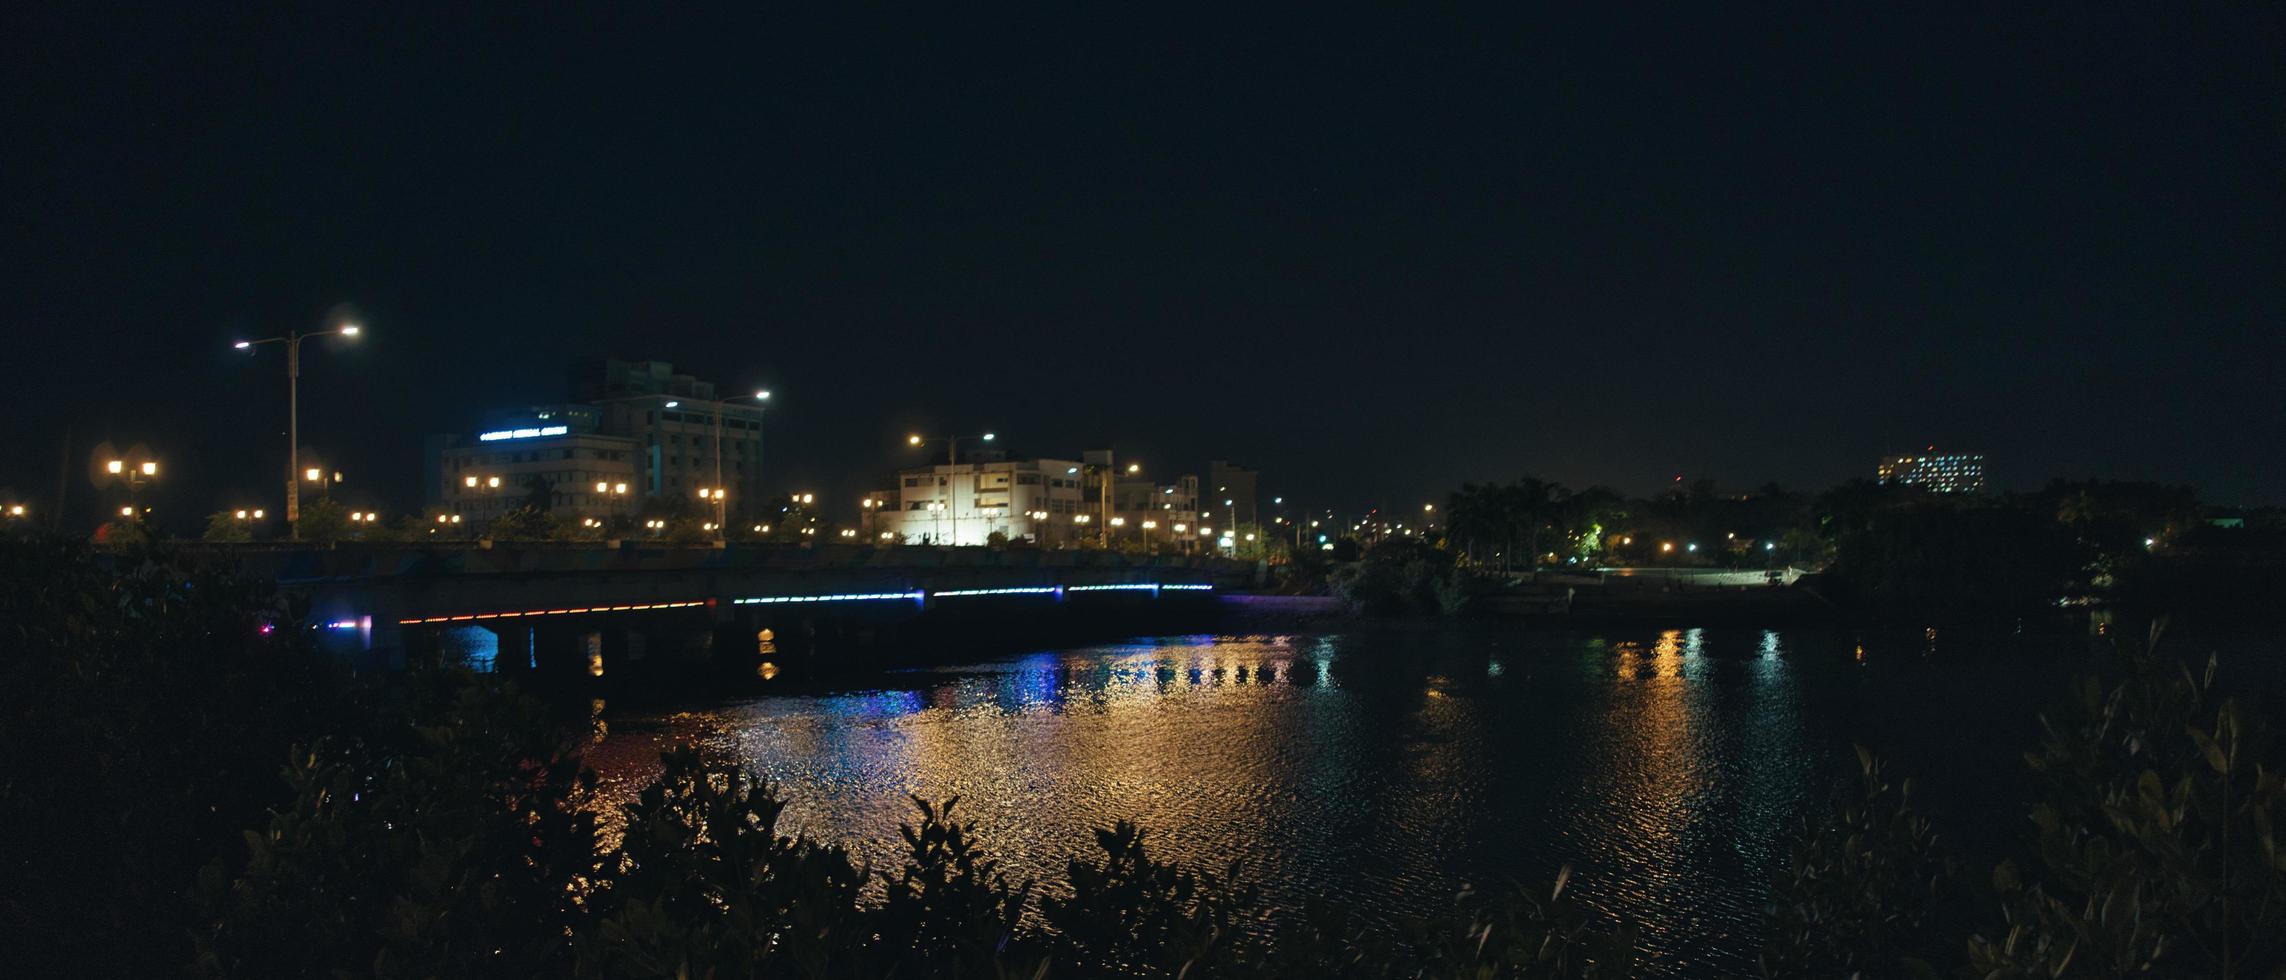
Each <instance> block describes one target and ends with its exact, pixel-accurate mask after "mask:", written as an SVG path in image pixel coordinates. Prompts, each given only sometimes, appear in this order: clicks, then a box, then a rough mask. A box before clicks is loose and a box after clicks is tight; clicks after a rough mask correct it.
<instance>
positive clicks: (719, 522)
mask: <svg viewBox="0 0 2286 980" xmlns="http://www.w3.org/2000/svg"><path fill="white" fill-rule="evenodd" d="M699 400H700V401H708V402H710V403H711V404H712V405H713V406H714V487H713V489H714V491H715V493H714V496H713V500H714V526H715V530H716V532H717V533H716V534H715V536H716V537H721V536H722V535H721V533H720V530H721V528H722V526H723V525H724V524H726V523H728V522H729V520H730V518H729V517H728V516H727V511H725V510H724V506H725V505H724V503H723V496H722V416H723V413H724V411H725V410H726V409H727V408H728V406H729V404H730V402H729V400H728V399H720V398H718V399H712V400H709V399H703V398H702V399H699ZM754 400H755V401H757V402H766V401H769V400H770V389H768V388H763V389H761V390H759V391H756V392H755V393H754ZM681 405H682V402H681V401H680V400H676V401H670V402H668V403H667V405H666V407H668V408H677V407H680V406H681ZM761 483H762V423H761V421H760V420H756V422H755V423H754V480H753V483H752V484H751V485H753V486H760V485H761ZM699 499H701V500H704V499H707V494H706V492H705V491H703V490H702V491H700V492H699Z"/></svg>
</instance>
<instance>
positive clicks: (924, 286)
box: [0, 3, 2286, 516]
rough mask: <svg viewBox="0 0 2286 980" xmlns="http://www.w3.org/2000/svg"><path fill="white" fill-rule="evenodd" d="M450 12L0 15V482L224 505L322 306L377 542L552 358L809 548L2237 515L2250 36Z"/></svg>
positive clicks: (1534, 18)
mask: <svg viewBox="0 0 2286 980" xmlns="http://www.w3.org/2000/svg"><path fill="white" fill-rule="evenodd" d="M462 6H463V5H448V6H446V7H443V8H438V9H434V10H429V9H424V8H420V7H417V6H414V5H403V4H366V5H359V6H357V7H350V8H341V9H329V8H327V7H326V6H325V5H320V4H293V5H219V4H176V5H132V6H127V7H121V8H117V9H104V8H102V7H99V6H97V5H88V4H17V5H12V6H11V7H10V8H9V12H8V13H7V14H6V15H5V21H0V46H4V47H0V79H4V81H5V93H4V95H0V98H4V99H5V102H4V105H5V120H4V122H5V126H6V130H5V132H6V134H7V136H6V150H5V151H4V152H0V167H5V177H6V188H7V194H6V200H5V205H4V206H5V208H6V211H7V221H6V226H5V227H6V233H5V235H4V236H0V276H4V282H5V292H4V294H0V299H4V301H5V302H4V303H0V323H4V324H5V326H4V328H0V329H4V331H5V334H6V340H7V346H6V350H7V351H8V355H7V359H6V363H7V364H8V366H9V368H10V370H9V371H8V372H7V373H8V375H9V377H8V380H7V385H6V390H7V392H8V394H7V396H6V398H7V401H6V405H7V413H6V417H7V424H6V426H5V429H4V430H0V431H4V432H5V439H4V443H0V488H12V489H13V490H14V491H15V493H16V494H18V495H23V494H35V495H38V496H39V497H42V498H45V497H47V496H50V495H52V493H53V487H54V484H55V479H56V470H57V461H58V457H59V454H60V453H61V440H62V437H63V432H64V430H65V429H66V428H67V427H68V428H69V429H70V430H71V432H72V434H73V438H74V439H75V440H77V442H76V446H75V449H74V454H75V458H74V459H73V463H72V466H73V474H74V475H73V477H72V479H73V480H75V481H77V483H76V487H75V490H74V493H75V494H77V495H79V496H81V497H82V498H83V499H84V498H85V496H86V494H85V492H84V484H85V476H84V475H83V473H84V466H85V460H84V457H85V455H86V452H87V448H88V446H89V445H90V444H91V443H92V442H94V441H95V440H103V439H108V440H111V441H113V442H115V443H118V444H121V445H125V444H129V443H134V442H145V443H148V444H150V445H151V446H153V447H154V448H155V449H156V450H158V451H159V453H160V454H161V455H162V456H163V457H164V458H165V459H166V460H168V466H169V469H168V474H169V480H168V485H167V490H166V494H167V496H166V497H164V498H162V499H163V500H164V501H165V503H166V506H167V507H168V508H169V509H170V510H171V511H172V512H173V513H174V514H176V515H185V516H187V515H193V514H195V513H201V512H204V511H206V510H209V509H212V508H214V507H216V506H220V505H223V504H225V503H229V502H231V501H232V499H236V498H247V497H248V495H250V494H252V493H254V492H255V491H256V490H257V489H258V488H261V487H263V486H265V485H266V484H268V483H269V482H270V481H271V480H272V479H273V476H272V474H275V473H278V472H279V471H281V470H282V467H283V464H282V461H281V460H280V456H281V455H282V453H283V445H284V443H283V434H282V432H283V413H284V404H283V402H284V390H283V389H284V379H283V376H282V375H283V368H282V365H281V363H280V361H279V360H278V357H279V355H278V353H277V352H276V351H275V349H272V350H269V351H266V352H264V353H263V354H261V356H259V357H257V358H254V359H252V360H251V361H249V360H248V359H247V358H246V357H245V356H244V355H243V354H238V353H234V352H232V351H230V350H229V349H228V342H229V341H230V340H232V339H235V338H238V337H241V336H246V335H262V336H267V335H269V334H273V333H278V332H281V331H283V330H284V329H285V328H287V327H290V326H305V327H307V326H313V325H316V324H317V323H319V322H321V321H322V320H323V318H324V317H326V316H327V314H328V312H329V311H330V310H333V309H335V308H337V306H340V305H341V304H349V306H350V307H351V308H354V309H355V310H356V311H357V313H358V315H359V316H360V318H361V319H362V321H363V322H364V323H365V324H366V325H367V329H368V331H369V336H368V337H367V338H366V339H365V340H364V341H363V342H360V343H358V344H356V345H354V346H341V347H339V348H334V347H330V346H329V347H328V348H327V349H323V350H317V349H313V350H310V351H308V352H307V355H306V359H307V368H308V371H307V377H306V378H305V381H306V385H305V392H304V395H305V398H304V422H305V433H304V438H305V442H307V443H310V444H312V445H315V446H318V447H321V449H323V450H324V451H325V452H327V453H328V454H329V455H332V456H333V457H334V458H335V461H336V462H337V464H338V465H339V466H340V467H341V468H343V469H345V470H347V471H348V472H349V473H350V479H351V481H352V485H353V486H355V487H358V488H361V489H362V490H363V491H364V492H367V493H372V494H375V495H377V496H376V497H375V498H374V499H372V500H370V501H369V502H372V503H385V504H386V505H387V506H389V507H391V508H392V509H402V508H406V507H410V506H413V505H414V504H415V503H416V502H417V500H418V488H417V484H418V477H419V472H420V455H421V453H420V446H421V441H420V440H421V437H422V435H423V434H424V433H427V432H432V431H441V430H447V429H454V428H461V427H464V426H465V425H466V424H467V423H468V422H469V421H470V419H471V417H472V416H473V414H474V413H475V412H477V411H478V410H480V409H483V408H486V407H492V406H499V405H512V404H517V403H521V402H528V401H540V400H547V399H551V398H557V397H560V395H561V394H562V388H563V382H562V380H561V379H562V373H563V368H564V366H565V363H566V362H567V361H568V360H569V359H570V358H571V357H573V356H576V355H580V354H586V353H598V352H616V353H619V354H621V355H623V356H631V357H648V358H658V359H666V360H672V361H674V362H676V363H677V364H678V365H684V366H686V367H687V368H688V369H690V370H694V371H696V372H697V373H699V374H701V375H703V376H709V377H713V378H717V379H720V380H722V381H723V382H725V383H726V384H728V385H730V386H732V387H733V388H734V389H745V388H749V387H752V386H755V385H768V386H769V387H771V388H773V389H774V390H775V391H776V392H777V393H778V397H777V400H776V401H775V403H774V406H775V409H774V410H775V415H774V417H773V420H772V422H771V423H770V429H769V440H770V441H769V448H770V456H771V460H770V462H771V468H772V469H773V470H774V471H775V472H776V473H777V474H779V476H780V478H781V479H782V481H783V483H784V484H785V485H786V487H787V488H789V489H814V490H816V491H818V492H823V493H828V494H832V495H834V496H835V498H836V499H840V498H841V497H845V496H851V495H854V494H855V493H856V492H857V491H858V490H859V489H861V488H863V487H864V486H866V485H870V484H874V483H877V482H878V481H877V480H876V479H875V475H877V474H881V473H885V472H887V471H888V470H889V469H890V468H891V467H892V466H894V465H896V464H897V463H898V462H900V461H903V460H905V459H907V458H909V457H907V456H906V455H905V453H904V450H903V448H902V446H901V442H902V437H903V435H904V434H905V433H906V432H907V431H908V430H909V429H912V428H916V427H924V428H927V429H930V430H934V431H944V430H947V429H955V430H981V429H984V428H992V429H994V430H996V431H998V432H999V433H1000V434H1001V438H1002V440H1003V441H1004V443H1005V444H1006V445H1007V446H1008V448H1010V449H1012V450H1015V451H1018V452H1021V453H1026V454H1030V453H1035V452H1049V453H1056V454H1066V455H1068V454H1071V453H1074V452H1076V451H1077V450H1079V449H1081V448H1083V447H1087V446H1095V445H1101V444H1105V443H1110V444H1115V445H1116V446H1118V447H1119V449H1120V451H1121V454H1122V456H1123V457H1130V456H1131V457H1134V458H1139V459H1141V460H1143V461H1144V462H1145V463H1146V464H1147V465H1151V466H1153V468H1154V469H1155V470H1157V471H1158V472H1159V473H1161V474H1162V475H1164V474H1167V473H1169V472H1171V471H1173V470H1175V469H1178V468H1181V469H1189V468H1193V467H1197V466H1199V465H1201V464H1203V461H1204V460H1206V459H1207V458H1210V457H1223V458H1229V459H1233V460H1238V461H1242V462H1245V463H1249V464H1252V465H1255V466H1257V467H1259V468H1260V469H1261V470H1263V472H1264V474H1265V476H1264V479H1263V483H1264V493H1265V495H1268V494H1270V493H1283V494H1287V495H1291V496H1296V497H1299V498H1303V499H1308V500H1312V501H1320V502H1324V503H1326V504H1336V505H1339V506H1341V507H1343V508H1344V509H1355V508H1357V507H1360V506H1363V505H1365V504H1369V503H1375V502H1378V503H1383V504H1386V505H1398V504H1403V505H1408V506H1417V505H1418V502H1419V501H1422V500H1426V499H1432V497H1434V496H1436V495H1439V494H1441V492H1442V490H1443V489H1444V488H1446V487H1449V486H1451V485H1452V484H1454V483H1457V482H1459V481H1461V480H1487V479H1507V478H1512V477H1515V476H1519V475H1523V474H1526V473H1531V474H1536V475H1540V476H1544V477H1547V478H1552V479H1556V480H1560V481H1563V482H1565V483H1568V484H1571V485H1573V486H1582V485H1586V484H1590V483H1609V484H1613V485H1616V486H1619V487H1621V488H1622V489H1626V490H1629V491H1638V492H1640V491H1648V490H1652V489H1655V488H1656V487H1657V486H1659V485H1660V484H1661V483H1662V482H1664V481H1665V480H1667V479H1668V478H1670V477H1671V475H1673V474H1677V473H1683V474H1689V475H1691V476H1692V477H1699V476H1709V477H1713V478H1714V479H1716V480H1718V481H1720V482H1721V483H1723V484H1725V485H1730V486H1745V485H1751V484H1756V483H1760V482H1762V481H1765V480H1771V479H1775V480H1779V481H1782V482H1785V483H1787V484H1790V485H1799V486H1821V485H1825V484H1829V483H1833V482H1836V481H1839V480H1842V479H1845V478H1850V477H1858V476H1868V475H1870V474H1871V472H1872V468H1873V464H1874V459H1875V457H1876V456H1877V455H1879V454H1881V453H1884V452H1891V451H1898V450H1903V449H1910V448H1915V447H1918V446H1921V445H1924V444H1928V443H1936V444H1938V445H1939V446H1940V447H1947V448H1955V449H1962V450H1971V451H1982V452H1985V453H1988V454H1989V455H1990V457H1991V465H1992V469H1993V473H1994V475H1995V477H1996V479H1997V481H1998V482H1999V483H2000V484H2001V485H2003V486H2014V487H2029V486H2036V485H2037V484H2039V483H2041V482H2044V481H2045V480H2046V479H2047V478H2049V477H2050V476H2054V475H2073V476H2122V477H2147V478H2157V479H2164V480H2170V481H2183V482H2191V483H2195V484H2197V485H2199V486H2201V487H2203V488H2204V489H2205V491H2206V492H2207V493H2208V495H2209V496H2210V497H2211V498H2215V499H2220V500H2224V501H2244V502H2255V501H2265V500H2268V501H2275V500H2280V499H2282V498H2286V494H2282V493H2281V492H2280V488H2281V483H2282V481H2286V454H2281V452H2280V448H2281V438H2280V435H2281V433H2286V399H2282V398H2281V393H2280V386H2279V383H2278V381H2277V373H2278V371H2279V368H2280V355H2281V353H2282V351H2286V343H2282V342H2281V340H2280V339H2279V336H2278V331H2279V329H2280V327H2281V325H2282V324H2286V231H2282V230H2281V229H2282V220H2281V219H2286V136H2282V125H2286V123H2282V120H2286V56H2282V55H2281V53H2280V52H2282V51H2286V14H2282V13H2281V7H2280V6H2279V5H2276V4H2251V3H2250V4H2227V5H2226V4H2194V5H2182V4H2151V5H2147V6H2141V7H2130V6H2116V5H2102V4H2098V5H2088V4H2077V3H2055V4H1993V5H1988V6H1990V7H1992V8H1995V9H1990V10H1982V11H1977V12H1950V11H1943V10H1937V9H1934V8H1932V7H1930V6H1929V5H1922V4H1882V5H1865V4H1814V5H1805V6H1803V7H1800V8H1797V9H1777V8H1765V9H1760V10H1746V9H1743V8H1745V7H1747V6H1749V5H1741V4H1709V5H1701V6H1702V7H1703V8H1704V9H1701V10H1699V11H1697V12H1686V13H1681V14H1678V13H1676V12H1673V11H1666V12H1656V13H1654V12H1651V11H1634V12H1628V11H1625V10H1620V9H1617V8H1613V7H1609V6H1607V5H1600V4H1596V5H1577V6H1581V7H1593V8H1596V12H1594V13H1581V12H1574V13H1569V14H1556V15H1548V14H1545V13H1540V14H1523V13H1519V12H1517V11H1516V10H1514V9H1512V7H1513V6H1514V5H1498V6H1497V7H1489V8H1487V9H1486V10H1484V11H1478V12H1473V13H1450V12H1442V13H1435V12H1427V11H1424V10H1417V9H1412V8H1415V7H1418V6H1420V5H1393V6H1395V7H1401V8H1404V9H1392V10H1384V11H1381V12H1378V13H1352V14H1335V13H1329V12H1326V11H1322V10H1321V11H1314V12H1312V13H1310V14H1309V15H1307V16H1298V15H1297V16H1275V15H1247V14H1236V13H1234V12H1232V11H1230V10H1217V9H1210V10H1204V11H1198V12H1191V13H1182V12H1176V11H1174V10H1173V9H1172V8H1169V7H1164V6H1160V5H1140V6H1138V5H1128V6H1126V7H1123V8H1120V9H1117V10H1114V9H1110V8H1102V9H1096V10H1091V11H1088V12H1082V13H1061V12H1056V11H1051V10H1032V11H1026V12H1023V13H1021V14H1013V15H1010V16H1007V17H1004V18H996V17H983V16H980V15H978V14H977V13H976V12H975V11H968V10H964V11H961V12H958V13H939V12H930V13H926V14H916V13H915V12H914V11H912V10H904V11H897V12H894V13H889V12H884V13H880V14H878V15H852V16H849V17H847V18H846V19H818V18H819V17H821V16H827V15H821V14H819V13H817V12H816V11H810V12H807V13H801V14H794V13H747V14H741V15H736V16H721V17H715V16H689V15H676V16H669V15H667V14H664V13H661V12H659V11H658V10H655V9H649V8H663V7H680V6H682V5H666V4H645V5H633V4H629V5H619V6H622V7H627V8H631V9H626V10H620V11H614V12H608V13H599V12H593V11H589V12H574V11H573V10H571V9H570V7H571V5H560V4H554V5H539V6H542V7H544V8H549V9H541V10H536V11H526V12H522V13H479V12H473V11H470V10H467V9H460V8H461V7H462ZM466 6H474V5H466ZM742 6H744V5H742ZM805 6H806V7H822V6H833V5H805ZM958 6H962V7H966V6H970V5H958ZM225 7H242V8H244V9H224V8H225ZM635 7H642V8H646V9H644V10H640V11H638V10H635V9H632V8H635ZM146 8H161V9H146ZM554 8H563V9H554ZM1566 18H1569V19H1566ZM844 509H847V510H849V511H850V512H851V513H854V508H844Z"/></svg>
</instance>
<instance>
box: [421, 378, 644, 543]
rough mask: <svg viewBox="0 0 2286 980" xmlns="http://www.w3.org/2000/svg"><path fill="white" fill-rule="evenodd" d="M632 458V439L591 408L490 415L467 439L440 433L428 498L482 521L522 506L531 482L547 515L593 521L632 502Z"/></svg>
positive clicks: (537, 409)
mask: <svg viewBox="0 0 2286 980" xmlns="http://www.w3.org/2000/svg"><path fill="white" fill-rule="evenodd" d="M638 455H639V446H638V445H637V443H636V442H635V441H634V440H632V439H629V438H626V437H624V436H615V435H608V434H605V433H604V432H603V431H602V430H601V428H600V426H599V418H598V413H597V412H596V411H595V410H594V409H593V408H592V407H591V406H585V405H538V406H533V407H531V408H529V409H525V410H522V411H513V412H495V413H492V414H490V415H489V416H487V418H486V419H485V424H484V425H483V426H481V427H479V428H478V429H477V431H475V432H474V433H471V434H470V435H469V437H468V438H467V439H465V440H464V439H462V438H460V437H457V436H448V437H446V438H445V440H444V447H443V450H442V452H441V454H440V458H439V461H438V477H439V481H440V484H441V485H440V486H438V487H436V488H434V489H435V491H436V492H437V494H438V496H437V498H436V501H435V502H437V503H440V504H442V505H443V506H444V507H445V508H446V509H447V510H449V511H451V512H452V513H454V514H458V515H461V516H463V517H466V518H467V519H468V520H470V521H474V522H478V523H482V522H486V521H491V520H497V519H498V518H499V517H500V516H501V515H504V514H506V513H508V512H509V511H511V510H514V509H516V508H518V507H521V506H523V505H524V503H525V502H526V501H527V500H530V499H531V497H532V494H533V493H534V492H535V490H534V488H535V487H536V486H538V487H544V488H545V489H544V490H540V491H538V492H543V493H546V494H547V495H548V498H547V499H548V503H549V509H550V510H551V511H552V512H555V513H558V514H563V515H567V516H576V517H594V518H599V519H600V518H604V517H608V516H611V515H612V514H613V513H615V512H617V511H618V509H620V508H626V507H629V506H632V504H631V498H632V497H633V496H634V493H633V491H634V484H635V480H636V476H635V473H636V471H635V462H636V459H637V457H638Z"/></svg>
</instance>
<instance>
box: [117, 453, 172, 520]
mask: <svg viewBox="0 0 2286 980" xmlns="http://www.w3.org/2000/svg"><path fill="white" fill-rule="evenodd" d="M141 452H142V450H141V449H137V450H135V451H134V452H131V453H129V455H131V456H132V455H139V454H140V453H141ZM103 472H105V473H109V474H111V475H112V476H115V477H118V478H119V482H121V483H125V484H126V485H127V504H128V506H127V509H126V510H123V511H121V512H120V513H121V516H132V515H133V513H134V512H135V511H136V510H137V509H138V508H137V500H136V497H137V495H138V491H140V490H142V489H143V485H144V484H146V483H151V482H153V481H156V480H157V479H158V478H159V464H158V461H157V460H149V459H146V460H141V461H135V460H128V459H113V460H106V461H105V462H104V464H103Z"/></svg>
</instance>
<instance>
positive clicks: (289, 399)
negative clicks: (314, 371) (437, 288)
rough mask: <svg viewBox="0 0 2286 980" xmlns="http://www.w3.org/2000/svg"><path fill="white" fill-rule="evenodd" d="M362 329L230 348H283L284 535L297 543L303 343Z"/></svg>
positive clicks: (299, 535)
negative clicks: (284, 371) (284, 353)
mask: <svg viewBox="0 0 2286 980" xmlns="http://www.w3.org/2000/svg"><path fill="white" fill-rule="evenodd" d="M363 330H364V328H363V327H360V326H358V325H357V324H354V323H344V324H342V325H340V326H338V327H335V328H333V329H331V330H316V331H312V332H310V333H300V332H296V331H287V332H286V335H285V336H282V337H265V338H263V339H261V340H241V341H239V342H238V343H236V344H233V345H232V346H233V347H236V348H237V349H239V350H252V349H254V348H255V347H258V346H260V345H262V344H284V345H286V473H287V476H286V534H287V536H288V537H289V538H292V539H293V540H296V541H299V540H301V538H302V526H301V520H302V484H301V479H300V475H301V468H302V341H304V340H307V339H309V338H311V337H325V336H330V335H333V334H340V335H341V336H344V337H355V336H357V335H358V334H359V333H361V332H363Z"/></svg>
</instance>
